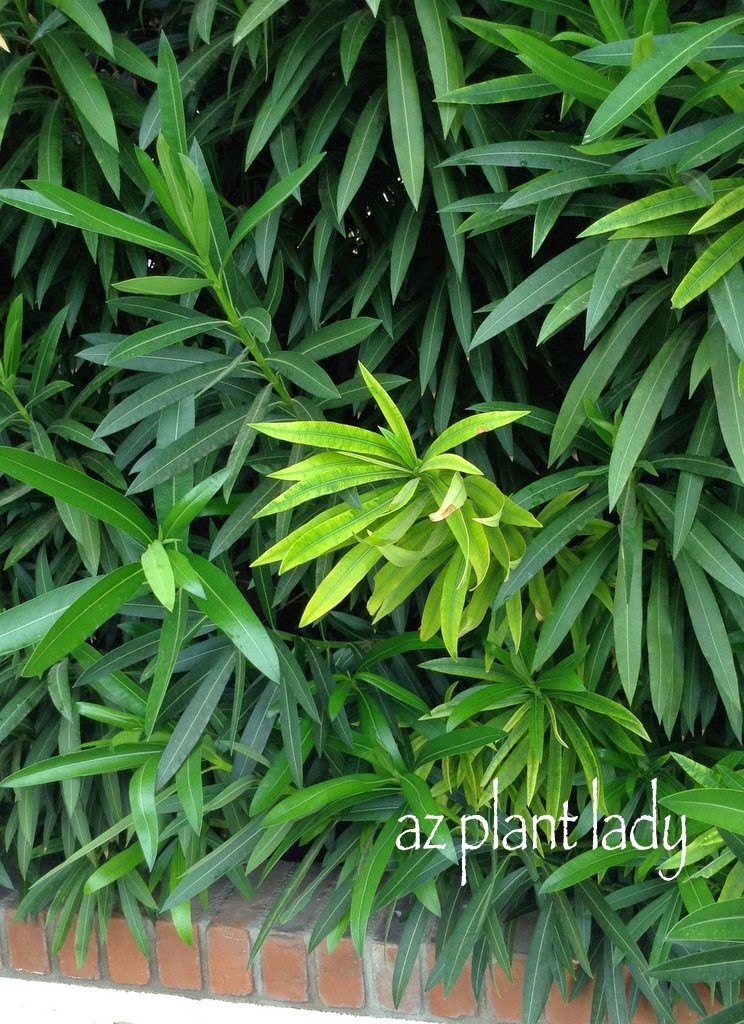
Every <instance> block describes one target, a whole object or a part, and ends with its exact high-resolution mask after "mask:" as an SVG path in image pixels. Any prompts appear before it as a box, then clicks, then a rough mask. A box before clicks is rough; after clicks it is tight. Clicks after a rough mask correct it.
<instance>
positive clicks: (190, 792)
mask: <svg viewBox="0 0 744 1024" xmlns="http://www.w3.org/2000/svg"><path fill="white" fill-rule="evenodd" d="M176 791H177V793H178V799H179V800H180V801H181V807H182V808H183V811H184V814H185V815H186V818H187V820H188V823H189V825H191V827H192V829H193V830H194V832H195V833H196V835H199V834H200V832H201V830H202V821H203V817H204V789H203V786H202V775H201V750H200V748H199V747H195V748H194V750H192V751H191V753H190V754H189V756H188V757H187V758H186V760H185V761H184V763H183V764H182V765H181V767H180V768H179V769H178V771H177V772H176Z"/></svg>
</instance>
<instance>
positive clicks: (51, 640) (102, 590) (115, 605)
mask: <svg viewBox="0 0 744 1024" xmlns="http://www.w3.org/2000/svg"><path fill="white" fill-rule="evenodd" d="M143 581H144V576H143V573H142V569H141V567H140V565H139V564H135V565H122V566H121V567H120V568H119V569H114V571H113V572H110V573H108V574H107V575H106V576H102V577H101V578H100V579H99V580H98V581H97V582H96V583H94V584H93V586H92V587H89V588H88V589H87V590H86V591H85V593H84V594H82V595H81V596H80V597H78V598H77V599H76V600H75V601H73V603H72V604H71V605H70V606H69V608H67V609H66V610H65V611H64V612H63V613H62V614H61V615H60V616H59V618H58V619H57V620H56V622H55V623H54V624H53V625H52V626H51V627H50V628H49V630H48V631H47V632H46V633H45V634H44V636H43V637H42V638H41V640H40V641H39V643H38V644H37V645H36V647H35V648H34V649H33V651H32V653H31V655H30V657H29V659H28V661H27V662H26V664H25V665H24V666H23V670H22V675H24V676H36V675H40V674H41V673H42V672H45V671H46V670H47V669H48V668H51V667H52V665H54V663H55V662H57V661H60V660H61V659H62V658H64V657H65V655H67V654H69V653H70V652H71V651H73V650H74V649H75V648H76V647H77V646H78V645H79V644H81V643H82V642H83V641H84V640H86V639H87V638H88V637H89V636H90V635H91V634H92V633H94V632H95V631H96V630H97V629H98V628H99V626H102V625H103V624H104V622H107V621H108V619H110V618H111V616H112V615H115V614H116V612H117V611H118V610H119V608H120V607H121V606H122V605H123V604H124V602H125V601H128V600H129V598H130V597H132V596H133V595H134V594H135V593H136V592H137V591H138V590H139V588H140V587H141V586H142V583H143Z"/></svg>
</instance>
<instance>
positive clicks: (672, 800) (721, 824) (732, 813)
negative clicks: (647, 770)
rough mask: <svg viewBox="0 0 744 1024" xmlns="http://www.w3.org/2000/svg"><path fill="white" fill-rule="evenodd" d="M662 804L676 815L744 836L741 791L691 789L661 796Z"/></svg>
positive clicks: (743, 793)
mask: <svg viewBox="0 0 744 1024" xmlns="http://www.w3.org/2000/svg"><path fill="white" fill-rule="evenodd" d="M659 803H660V804H661V805H662V807H667V808H668V809H669V810H670V811H671V812H672V813H673V814H679V815H682V814H685V815H687V817H688V818H692V819H693V821H702V822H704V823H705V824H706V825H713V826H715V827H716V828H721V829H725V830H726V831H727V832H734V833H735V834H736V835H744V791H742V790H740V789H716V788H714V787H708V786H706V787H705V789H691V790H688V791H687V792H683V793H672V794H670V795H669V796H665V797H662V798H661V800H660V801H659Z"/></svg>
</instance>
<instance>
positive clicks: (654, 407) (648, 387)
mask: <svg viewBox="0 0 744 1024" xmlns="http://www.w3.org/2000/svg"><path fill="white" fill-rule="evenodd" d="M694 333H695V327H694V325H693V326H690V325H688V326H687V327H686V328H684V327H683V328H681V329H680V330H678V331H675V332H674V334H672V336H671V337H670V338H669V339H668V340H667V341H666V342H665V343H664V345H662V347H661V349H660V350H659V352H657V354H656V355H655V356H654V358H653V359H652V360H651V362H650V364H649V366H648V368H647V369H646V371H645V372H644V374H643V376H642V377H641V379H640V381H639V382H638V384H637V385H636V388H635V390H634V392H633V395H632V397H631V399H630V401H629V402H628V405H627V408H626V409H625V415H624V416H623V421H622V423H621V424H620V429H619V430H618V432H617V437H616V438H615V443H614V445H613V447H612V455H611V456H610V477H609V494H610V508H614V506H615V505H616V503H617V501H618V498H619V497H620V494H621V493H622V491H623V488H624V487H625V485H626V483H627V482H628V478H629V477H630V474H631V473H632V472H633V468H634V466H635V464H636V461H637V460H638V458H639V456H640V454H641V452H642V450H643V446H644V445H645V443H646V441H647V440H648V437H649V435H650V433H651V431H652V429H653V426H654V423H655V422H656V418H657V416H658V415H659V413H660V412H661V407H662V405H663V404H664V399H665V398H666V396H667V392H668V391H669V388H670V387H671V385H672V382H673V380H674V378H675V377H676V375H677V374H678V373H679V370H680V367H681V366H682V363H683V362H684V359H685V356H686V355H687V350H688V348H689V346H690V342H691V340H692V337H693V335H694Z"/></svg>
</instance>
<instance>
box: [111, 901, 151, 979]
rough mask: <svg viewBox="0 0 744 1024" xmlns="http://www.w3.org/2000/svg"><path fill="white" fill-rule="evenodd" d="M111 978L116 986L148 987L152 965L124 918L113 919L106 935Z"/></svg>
mask: <svg viewBox="0 0 744 1024" xmlns="http://www.w3.org/2000/svg"><path fill="white" fill-rule="evenodd" d="M106 957H107V959H108V974H109V978H110V979H111V980H112V981H113V982H114V983H115V984H116V985H147V984H148V982H149V981H150V963H149V961H148V959H147V957H146V956H145V955H144V954H143V953H142V952H141V951H140V950H139V949H138V948H137V946H136V944H135V941H134V939H133V938H132V934H131V932H130V931H129V928H128V926H127V922H126V921H125V920H124V918H123V917H118V916H116V917H112V918H111V920H110V921H109V926H108V933H107V935H106Z"/></svg>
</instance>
